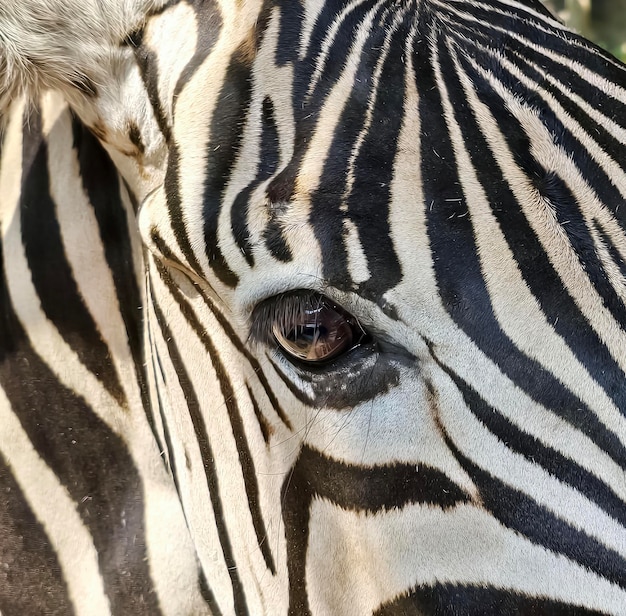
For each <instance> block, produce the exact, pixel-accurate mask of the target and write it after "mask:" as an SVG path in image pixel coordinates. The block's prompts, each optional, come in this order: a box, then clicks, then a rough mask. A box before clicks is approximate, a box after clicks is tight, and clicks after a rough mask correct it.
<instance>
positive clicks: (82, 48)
mask: <svg viewBox="0 0 626 616" xmlns="http://www.w3.org/2000/svg"><path fill="white" fill-rule="evenodd" d="M163 4H164V1H163V0H81V1H80V2H77V1H76V0H2V2H1V3H0V112H1V111H2V110H3V109H5V108H6V106H7V105H8V104H9V103H10V102H11V100H12V99H13V98H14V97H16V96H18V95H20V94H23V93H25V94H27V95H28V96H31V97H32V96H35V95H36V94H37V93H38V91H40V90H42V89H43V88H55V89H60V90H63V91H65V92H67V93H69V92H70V91H72V90H78V91H81V90H82V91H83V93H90V92H94V91H95V90H96V89H97V87H98V85H99V84H101V83H106V78H107V71H108V70H109V68H110V67H111V66H113V65H114V63H115V61H116V56H117V54H118V53H119V46H120V43H121V42H122V41H123V40H124V39H125V38H126V37H127V36H128V34H129V33H130V32H132V31H133V30H135V29H137V28H139V27H140V26H141V24H142V22H143V21H144V19H145V18H146V17H147V16H148V15H149V14H150V12H152V11H154V10H156V9H157V8H159V6H161V5H163Z"/></svg>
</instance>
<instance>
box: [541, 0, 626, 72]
mask: <svg viewBox="0 0 626 616" xmlns="http://www.w3.org/2000/svg"><path fill="white" fill-rule="evenodd" d="M544 4H545V5H547V7H548V8H549V9H550V10H551V11H552V12H553V13H556V14H557V15H558V16H559V17H560V18H561V19H562V20H563V21H564V22H565V23H566V24H568V25H570V26H572V27H573V28H575V29H576V30H578V32H580V33H581V34H583V35H584V36H585V37H587V38H588V39H591V40H592V41H594V42H595V43H598V45H601V46H602V47H604V48H605V49H608V50H609V51H610V52H611V53H612V54H614V55H616V56H617V57H618V58H619V59H620V60H622V62H626V0H544Z"/></svg>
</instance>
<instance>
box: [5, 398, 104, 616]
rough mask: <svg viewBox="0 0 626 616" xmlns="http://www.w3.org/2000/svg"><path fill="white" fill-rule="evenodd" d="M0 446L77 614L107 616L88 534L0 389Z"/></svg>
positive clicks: (67, 495)
mask: <svg viewBox="0 0 626 616" xmlns="http://www.w3.org/2000/svg"><path fill="white" fill-rule="evenodd" d="M0 450H1V451H2V454H3V456H4V457H5V458H6V460H7V462H8V464H9V466H10V467H11V471H12V473H13V476H14V478H15V480H16V481H17V483H18V484H19V486H20V489H21V490H22V492H23V493H24V496H25V498H26V500H27V501H28V503H29V505H30V507H31V509H32V511H33V514H34V515H35V517H36V518H37V520H38V521H39V522H40V523H41V525H42V526H43V528H44V530H45V532H46V534H47V536H48V537H49V539H50V542H51V544H52V547H53V549H54V551H55V553H56V555H57V558H58V560H59V564H60V566H61V570H62V572H63V579H64V580H65V583H66V584H67V589H68V594H69V597H70V600H71V602H72V604H73V605H74V607H75V609H76V612H77V613H78V614H85V615H87V614H89V616H100V615H101V616H108V615H109V614H110V613H111V611H110V608H109V601H108V599H107V597H106V595H105V592H104V586H103V583H102V578H101V577H100V570H99V567H98V553H97V552H96V548H95V546H94V544H93V541H92V537H91V534H90V533H89V530H88V529H87V527H86V526H85V525H84V524H83V521H82V519H81V517H80V515H79V513H78V511H77V510H76V504H75V503H74V501H73V500H72V498H71V496H70V495H69V493H68V491H67V490H66V488H65V487H64V486H63V485H61V484H60V483H59V481H58V479H57V477H56V475H55V474H54V473H53V472H52V471H51V470H50V468H48V466H47V465H46V464H45V462H44V461H43V460H42V459H41V458H40V457H39V455H38V454H37V452H36V451H35V449H34V447H33V445H32V443H31V442H30V440H29V438H28V436H27V434H26V433H25V432H24V429H23V428H22V426H21V425H20V422H19V420H18V419H17V418H16V417H15V415H14V414H13V412H12V411H11V407H10V402H9V400H8V399H7V398H6V395H5V393H4V391H3V390H2V389H0Z"/></svg>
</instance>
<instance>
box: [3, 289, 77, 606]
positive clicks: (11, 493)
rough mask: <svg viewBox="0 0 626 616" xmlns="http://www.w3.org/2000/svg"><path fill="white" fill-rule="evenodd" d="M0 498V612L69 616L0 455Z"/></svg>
mask: <svg viewBox="0 0 626 616" xmlns="http://www.w3.org/2000/svg"><path fill="white" fill-rule="evenodd" d="M1 291H2V289H0V292H1ZM4 299H5V298H2V299H1V300H0V305H1V306H3V307H4V301H3V300H4ZM0 314H3V312H0ZM0 353H2V351H1V350H0ZM0 494H2V498H0V612H1V613H2V614H3V616H24V615H28V614H49V615H50V616H73V614H74V608H73V607H72V602H71V600H70V598H69V596H68V589H67V586H66V584H65V580H64V579H63V572H62V571H61V568H60V566H59V562H58V559H57V556H56V554H55V552H54V548H53V547H52V546H51V545H50V541H49V540H48V537H47V536H46V532H45V530H44V529H43V527H42V525H41V524H40V522H39V520H37V518H36V517H35V515H34V514H33V512H32V511H31V509H30V507H29V506H28V503H27V501H26V499H25V497H24V494H23V493H22V491H21V489H20V487H19V485H18V484H17V482H16V481H15V479H14V478H13V476H12V474H11V469H10V467H9V466H8V465H7V463H6V460H5V459H4V458H3V457H2V455H0ZM68 530H69V529H68ZM68 534H69V533H68Z"/></svg>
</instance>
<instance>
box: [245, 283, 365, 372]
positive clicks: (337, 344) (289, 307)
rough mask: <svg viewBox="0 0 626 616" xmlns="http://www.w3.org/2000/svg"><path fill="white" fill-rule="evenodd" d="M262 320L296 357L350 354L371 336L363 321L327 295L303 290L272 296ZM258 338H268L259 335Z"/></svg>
mask: <svg viewBox="0 0 626 616" xmlns="http://www.w3.org/2000/svg"><path fill="white" fill-rule="evenodd" d="M259 312H260V313H261V314H262V315H263V316H261V317H258V318H257V319H256V320H255V321H256V325H255V329H257V330H258V327H259V323H260V322H262V323H265V327H267V328H268V329H270V330H271V333H272V334H273V338H274V340H275V343H277V344H278V345H279V347H280V348H281V349H282V351H283V353H284V354H285V355H286V356H287V357H289V358H292V359H296V360H298V361H302V362H308V363H323V362H327V361H329V360H332V359H335V358H337V357H339V356H340V355H342V354H343V353H347V352H348V351H350V350H351V349H353V348H355V347H356V346H358V345H359V344H361V343H362V342H363V341H364V339H365V338H366V337H367V336H366V334H365V332H364V331H363V329H362V328H361V326H360V324H359V322H358V321H357V320H356V318H355V317H353V316H352V315H351V314H349V313H347V312H346V311H345V310H344V309H343V308H341V307H340V306H338V305H337V304H335V303H334V302H333V301H331V300H330V299H328V298H327V297H324V296H323V295H320V294H317V293H310V292H301V293H297V294H292V295H284V296H281V297H278V298H272V299H271V300H269V301H268V302H266V303H265V305H264V306H263V307H260V310H259ZM255 337H257V338H261V339H263V338H265V336H259V335H258V332H257V333H256V334H255Z"/></svg>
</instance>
